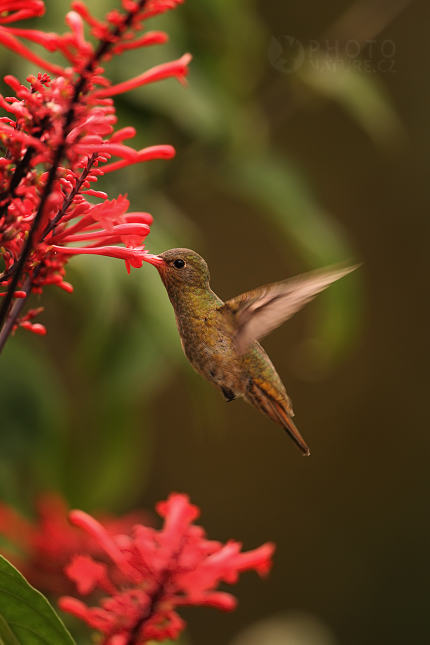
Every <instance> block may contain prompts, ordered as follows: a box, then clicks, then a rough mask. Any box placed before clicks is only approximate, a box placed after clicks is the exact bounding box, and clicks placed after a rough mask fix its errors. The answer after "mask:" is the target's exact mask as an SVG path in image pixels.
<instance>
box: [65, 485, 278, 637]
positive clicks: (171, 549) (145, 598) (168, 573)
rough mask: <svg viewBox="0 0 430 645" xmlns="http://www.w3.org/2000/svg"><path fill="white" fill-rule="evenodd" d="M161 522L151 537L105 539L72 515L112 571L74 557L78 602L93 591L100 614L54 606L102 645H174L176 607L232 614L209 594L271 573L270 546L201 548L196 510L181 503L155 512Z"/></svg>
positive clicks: (178, 627)
mask: <svg viewBox="0 0 430 645" xmlns="http://www.w3.org/2000/svg"><path fill="white" fill-rule="evenodd" d="M157 512H158V513H159V514H160V515H161V516H162V517H163V518H164V525H163V527H162V528H161V529H160V530H159V531H157V530H155V529H153V528H149V527H147V526H143V525H136V526H135V527H134V528H133V532H132V534H131V536H126V535H117V536H113V537H112V536H110V535H109V534H108V533H107V531H106V530H105V529H104V528H103V527H102V526H101V525H100V524H99V523H98V522H97V521H96V520H94V519H93V518H92V517H90V516H89V515H87V514H86V513H83V512H82V511H72V512H71V513H70V521H71V522H72V523H73V524H74V525H75V526H79V527H80V528H81V529H83V530H84V531H85V532H86V533H87V534H88V535H89V536H91V538H92V539H93V540H94V541H96V542H97V543H98V544H99V546H100V547H101V549H102V550H103V551H104V552H105V554H106V555H107V556H108V557H109V560H110V562H111V568H110V569H109V568H108V566H107V565H106V563H105V562H102V563H100V562H99V561H98V560H96V559H94V558H93V557H90V556H86V555H85V556H82V555H81V556H76V557H74V558H73V560H72V561H71V563H70V564H69V565H68V566H67V567H66V569H65V571H66V574H67V575H68V576H69V578H70V579H71V580H73V581H74V582H75V583H76V585H77V587H78V591H79V593H80V594H81V595H86V594H88V593H91V592H93V591H94V590H97V589H98V590H99V591H101V592H103V593H104V594H108V595H107V596H106V595H105V596H104V597H102V599H101V601H100V606H99V607H88V606H87V605H85V604H84V603H83V602H82V601H80V600H77V599H76V598H70V597H63V598H60V601H59V604H60V607H61V609H63V610H64V611H67V612H69V613H72V614H74V615H75V616H76V617H78V618H80V619H81V620H83V621H84V622H86V623H87V624H88V625H89V626H90V627H92V628H94V629H97V630H98V631H99V632H101V633H102V634H103V640H102V641H101V642H102V643H103V644H104V645H118V643H120V644H121V643H123V644H126V643H128V642H133V643H135V645H139V644H142V645H143V644H144V643H146V642H148V641H149V640H156V641H163V640H165V639H168V638H170V639H175V638H177V637H178V635H179V633H180V632H181V631H182V630H183V629H184V627H185V623H184V621H183V620H182V619H181V618H180V617H179V616H178V615H177V613H176V611H175V608H176V607H177V606H178V605H207V606H211V607H216V608H218V609H223V610H227V611H228V610H231V609H234V607H235V606H236V599H235V598H234V596H232V595H231V594H228V593H225V592H220V591H216V588H217V586H218V584H219V583H220V582H222V581H224V582H228V583H233V582H236V581H237V578H238V575H239V573H240V572H242V571H246V570H249V569H255V570H256V571H257V572H258V573H259V574H260V575H264V574H266V573H267V572H268V571H269V569H270V567H271V557H272V554H273V552H274V548H275V547H274V545H273V544H271V543H266V544H264V545H263V546H261V547H259V548H258V549H254V550H253V551H248V552H246V553H241V544H240V543H238V542H234V541H233V540H230V541H229V542H227V544H225V545H222V544H221V543H220V542H215V541H212V540H208V539H207V538H206V536H205V532H204V530H203V528H201V527H200V526H196V525H195V524H193V522H194V520H195V519H196V518H197V517H198V516H199V509H198V508H197V507H196V506H194V505H192V504H190V503H189V500H188V497H187V496H186V495H180V494H177V493H174V494H172V495H170V497H169V499H168V500H167V501H166V502H161V503H160V504H158V505H157Z"/></svg>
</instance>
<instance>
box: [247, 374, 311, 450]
mask: <svg viewBox="0 0 430 645" xmlns="http://www.w3.org/2000/svg"><path fill="white" fill-rule="evenodd" d="M245 400H247V401H248V402H249V403H251V404H252V405H254V406H255V407H256V408H257V409H258V410H260V412H263V413H265V414H267V415H268V416H269V417H270V418H271V419H272V420H273V421H275V422H276V423H278V424H279V425H280V426H282V427H283V428H284V430H285V431H286V432H287V433H288V434H289V435H290V437H291V439H292V440H293V441H294V443H295V444H296V446H297V448H298V449H299V450H300V452H301V453H302V455H304V456H305V457H308V456H309V455H310V454H311V451H310V450H309V448H308V446H307V444H306V442H305V440H304V439H303V437H302V435H301V434H300V432H299V431H298V430H297V428H296V426H295V425H294V423H293V420H292V418H291V412H292V410H291V411H290V412H289V411H288V410H287V409H286V403H287V401H277V400H276V399H275V398H273V397H272V396H270V394H269V393H268V392H267V391H266V390H264V389H262V388H260V387H259V386H258V384H257V383H255V381H254V382H253V383H252V384H251V386H250V387H249V388H248V390H247V393H246V396H245Z"/></svg>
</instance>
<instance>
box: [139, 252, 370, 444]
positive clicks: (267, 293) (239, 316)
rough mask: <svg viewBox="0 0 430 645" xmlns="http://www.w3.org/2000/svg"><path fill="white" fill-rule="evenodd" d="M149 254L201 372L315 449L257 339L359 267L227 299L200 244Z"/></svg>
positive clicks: (191, 359) (323, 272) (309, 276)
mask: <svg viewBox="0 0 430 645" xmlns="http://www.w3.org/2000/svg"><path fill="white" fill-rule="evenodd" d="M145 261H147V262H149V263H150V264H152V265H154V266H155V267H156V268H157V270H158V273H159V274H160V277H161V280H162V281H163V283H164V286H165V287H166V290H167V294H168V296H169V299H170V302H171V303H172V305H173V309H174V312H175V317H176V325H177V328H178V331H179V336H180V339H181V344H182V349H183V350H184V353H185V356H186V357H187V359H188V360H189V362H190V363H191V365H192V366H193V368H194V369H195V370H196V372H198V373H199V374H200V375H201V376H203V377H204V378H205V379H207V380H208V381H209V382H210V383H212V384H213V385H215V386H216V387H217V388H218V389H219V390H221V392H222V395H223V396H224V398H225V400H226V401H233V400H234V399H235V398H237V397H242V398H243V399H244V400H245V401H246V402H247V403H249V404H251V405H253V406H254V407H256V408H257V410H260V411H261V412H263V413H265V414H266V415H267V416H268V417H270V418H271V419H272V420H273V421H275V422H276V423H278V424H279V425H280V426H282V427H283V428H284V429H285V430H286V432H287V433H288V434H289V435H290V437H291V438H292V440H293V441H294V443H295V444H296V446H297V447H298V449H299V450H300V452H301V453H302V454H303V455H305V456H307V455H309V454H310V451H309V448H308V446H307V444H306V443H305V441H304V439H303V437H302V436H301V434H300V432H299V431H298V430H297V428H296V426H295V425H294V423H293V420H292V417H293V416H294V412H293V408H292V403H291V400H290V398H289V396H288V394H287V392H286V390H285V387H284V385H283V383H282V381H281V379H280V377H279V375H278V373H277V371H276V369H275V367H274V366H273V363H272V361H271V360H270V358H269V357H268V355H267V354H266V352H265V351H264V349H263V348H262V346H261V345H260V343H259V342H258V339H259V338H262V337H263V336H266V335H267V334H268V333H269V332H271V331H272V330H273V329H275V328H276V327H278V326H279V325H280V324H281V323H282V322H284V321H285V320H287V319H288V318H291V316H293V314H295V313H296V312H297V311H299V309H301V308H302V307H303V306H304V305H305V304H306V303H307V302H309V301H310V300H312V299H313V298H314V297H315V296H316V295H317V294H318V293H319V292H320V291H323V289H325V288H326V287H328V286H329V285H330V284H331V283H332V282H335V281H336V280H339V278H342V277H343V276H345V275H347V274H348V273H350V272H351V271H353V270H354V269H356V268H357V267H356V266H351V267H347V268H328V269H325V270H319V271H313V272H310V273H307V274H304V275H301V276H297V277H295V278H292V279H289V280H284V281H282V282H275V283H273V284H268V285H266V286H263V287H260V288H258V289H255V290H253V291H249V292H247V293H243V294H241V295H240V296H237V297H236V298H232V299H231V300H227V301H226V302H224V301H223V300H221V298H219V297H218V296H217V295H216V294H215V293H214V292H213V291H212V289H211V288H210V286H209V281H210V274H209V269H208V265H207V264H206V262H205V260H204V259H203V258H202V257H200V255H198V254H197V253H195V251H191V250H190V249H182V248H180V249H170V250H169V251H165V252H164V253H160V255H152V254H149V253H148V254H147V255H146V256H145Z"/></svg>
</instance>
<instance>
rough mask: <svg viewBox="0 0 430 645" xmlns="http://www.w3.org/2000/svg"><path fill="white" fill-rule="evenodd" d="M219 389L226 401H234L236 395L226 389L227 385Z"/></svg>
mask: <svg viewBox="0 0 430 645" xmlns="http://www.w3.org/2000/svg"><path fill="white" fill-rule="evenodd" d="M221 391H222V393H223V396H224V398H225V400H226V401H234V399H235V398H236V395H235V393H234V392H232V391H231V390H229V389H228V387H222V388H221Z"/></svg>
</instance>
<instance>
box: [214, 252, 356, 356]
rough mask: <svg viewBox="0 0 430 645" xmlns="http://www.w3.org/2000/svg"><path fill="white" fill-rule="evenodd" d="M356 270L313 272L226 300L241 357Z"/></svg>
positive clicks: (353, 267) (354, 267)
mask: <svg viewBox="0 0 430 645" xmlns="http://www.w3.org/2000/svg"><path fill="white" fill-rule="evenodd" d="M357 266H358V265H356V266H352V267H347V268H341V269H339V268H337V269H329V270H327V269H326V270H323V271H312V272H311V273H306V274H304V275H301V276H297V277H296V278H291V279H290V280H284V281H283V282H275V283H273V284H268V285H266V286H264V287H260V288H259V289H254V290H253V291H248V292H247V293H243V294H242V295H240V296H237V297H236V298H232V299H231V300H227V301H226V303H225V304H224V307H225V308H226V309H229V310H230V311H231V312H232V313H233V314H234V318H235V332H234V341H235V343H236V348H237V351H238V353H239V354H244V352H245V351H246V349H247V347H248V345H249V344H250V343H252V341H254V340H258V339H259V338H262V337H263V336H266V335H267V334H269V333H270V332H271V331H272V330H273V329H275V328H276V327H278V326H279V325H280V324H281V323H283V322H284V321H285V320H288V318H291V316H293V314H295V313H296V311H299V309H301V308H302V307H303V306H304V305H305V304H306V303H307V302H309V301H310V300H312V299H313V298H314V297H315V296H316V295H317V294H318V293H319V292H320V291H323V290H324V289H325V288H326V287H328V286H329V285H330V284H331V283H332V282H335V281H336V280H339V278H343V276H344V275H347V274H348V273H351V271H354V270H355V269H356V268H357ZM221 310H222V308H221Z"/></svg>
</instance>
